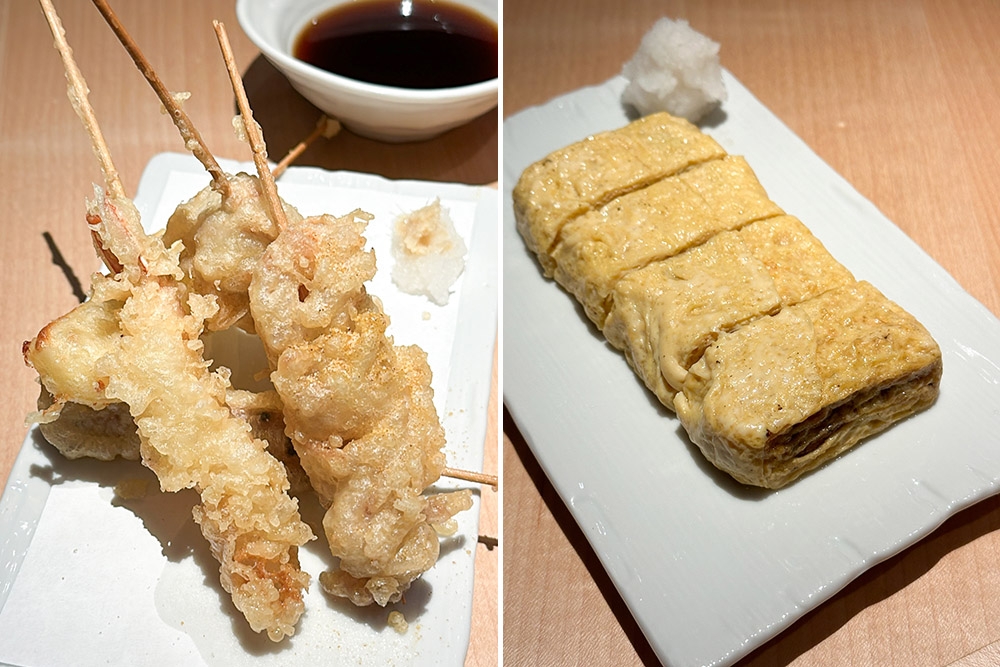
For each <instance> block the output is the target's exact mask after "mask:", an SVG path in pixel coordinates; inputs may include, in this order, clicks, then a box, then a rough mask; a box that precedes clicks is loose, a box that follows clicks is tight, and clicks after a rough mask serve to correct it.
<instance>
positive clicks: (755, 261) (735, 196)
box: [513, 114, 941, 488]
mask: <svg viewBox="0 0 1000 667" xmlns="http://www.w3.org/2000/svg"><path fill="white" fill-rule="evenodd" d="M654 135H659V136H656V137H654ZM513 195H514V210H515V215H516V219H517V226H518V230H519V231H520V233H521V235H522V236H523V237H524V239H525V243H526V245H527V247H528V248H529V249H531V250H532V251H533V252H535V253H536V254H537V256H538V258H539V262H540V264H541V266H542V270H543V272H544V273H545V275H547V276H550V277H553V278H554V279H555V280H556V281H557V282H558V283H559V284H560V285H562V286H563V287H564V288H565V289H566V290H567V291H568V292H570V293H571V294H573V295H574V296H575V297H576V298H577V299H578V300H579V301H580V303H581V304H582V305H583V307H584V311H585V312H586V314H587V316H588V317H589V318H590V320H591V321H592V322H594V323H595V324H596V325H597V326H598V327H599V328H600V329H601V330H602V332H603V333H604V335H605V337H606V338H607V339H608V341H609V342H610V343H611V344H612V345H613V346H614V347H616V348H617V349H619V350H621V351H622V352H623V353H624V355H625V357H626V360H627V361H628V363H629V365H630V366H631V367H632V368H633V369H634V370H635V372H636V374H637V375H638V376H639V377H640V378H641V379H642V381H643V382H644V383H645V384H646V386H647V387H648V388H649V389H650V390H651V391H653V392H654V393H655V394H656V396H657V397H658V398H659V399H660V401H661V402H662V403H663V404H664V405H666V406H668V407H671V408H672V409H674V410H675V411H676V412H677V414H678V417H679V418H680V421H681V424H682V425H683V426H684V428H685V430H686V431H687V433H688V435H689V436H690V438H691V440H692V441H693V442H694V443H695V444H696V445H697V446H698V447H699V448H700V449H701V450H702V452H704V454H705V456H706V457H707V458H708V459H709V460H710V461H711V462H712V463H714V464H715V465H716V466H717V467H719V468H721V469H722V470H725V471H727V472H728V473H730V474H731V475H732V476H733V477H734V478H736V479H737V480H739V481H741V482H743V483H746V484H752V485H756V486H763V487H768V488H778V487H781V486H784V485H785V484H788V483H789V482H791V481H792V480H794V479H796V478H797V477H798V476H799V475H801V474H802V473H804V472H806V471H808V470H811V469H813V468H815V467H816V466H818V465H820V464H821V463H823V462H824V461H828V460H830V459H831V458H833V457H835V456H836V455H837V454H839V453H840V452H842V451H845V450H846V449H848V448H850V447H851V446H853V445H854V444H856V443H858V442H859V441H860V440H862V439H864V438H865V437H868V436H869V435H872V434H874V433H877V432H879V431H881V430H883V429H885V428H887V427H888V426H889V425H891V424H892V423H895V422H896V421H899V420H900V419H903V418H905V417H907V416H908V415H911V414H913V413H914V412H917V411H919V410H922V409H924V408H926V407H927V406H929V405H930V404H932V403H933V402H934V400H935V398H936V396H937V394H938V384H939V381H940V377H941V352H940V349H939V348H938V346H937V344H936V343H935V342H934V339H933V338H932V337H931V336H930V334H929V333H928V332H927V331H926V329H924V328H923V327H922V326H921V325H920V323H919V322H917V321H916V320H915V319H914V318H913V317H912V316H911V315H909V314H908V313H906V312H905V311H904V310H903V309H901V308H900V307H899V306H897V305H896V304H894V303H892V302H891V301H889V300H888V299H886V298H885V297H884V296H883V295H882V294H881V293H880V292H879V291H878V290H877V289H875V288H874V287H873V286H871V285H869V284H868V283H864V282H857V281H855V279H854V277H853V276H852V275H851V273H850V271H848V270H847V269H846V268H845V267H844V266H842V265H841V264H840V263H839V262H837V261H836V260H835V259H834V258H833V257H832V256H831V255H830V253H829V252H827V250H826V249H825V248H824V247H823V245H822V244H821V243H820V242H819V241H818V240H817V239H816V238H815V237H814V236H813V235H812V233H811V232H810V231H809V229H808V228H807V227H806V226H805V225H803V224H802V222H800V221H799V220H798V219H796V218H794V217H793V216H789V215H786V214H785V213H784V212H783V211H782V210H781V208H779V206H778V205H777V204H775V203H774V202H772V201H771V200H770V198H769V197H768V195H767V193H766V192H765V190H764V188H763V187H762V186H761V184H760V182H759V181H758V180H757V177H756V176H755V175H754V173H753V170H752V169H751V168H750V166H749V165H748V164H747V162H746V161H745V160H744V159H743V158H741V157H738V156H730V155H726V154H725V153H724V152H723V151H722V149H721V148H719V147H718V145H717V144H715V142H714V141H712V140H711V139H710V138H708V137H707V135H703V134H701V133H700V131H698V130H697V128H694V126H691V125H690V124H687V123H686V121H679V119H674V120H670V119H669V116H667V117H665V114H657V115H655V116H650V117H648V118H645V119H642V120H639V121H636V122H634V123H631V124H630V125H628V126H626V127H624V128H621V129H620V130H615V131H612V132H607V133H603V134H601V135H594V136H593V137H589V138H588V139H586V140H584V141H582V142H578V143H577V144H573V145H572V146H569V147H567V148H566V149H563V150H562V151H557V152H555V153H553V154H551V155H549V156H548V157H546V158H545V159H543V160H541V161H540V162H538V163H536V164H535V165H532V166H531V167H529V168H528V169H527V170H526V171H525V172H524V174H523V175H522V177H521V179H520V181H519V182H518V184H517V187H515V189H514V193H513Z"/></svg>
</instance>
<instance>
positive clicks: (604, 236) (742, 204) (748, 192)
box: [551, 156, 782, 328]
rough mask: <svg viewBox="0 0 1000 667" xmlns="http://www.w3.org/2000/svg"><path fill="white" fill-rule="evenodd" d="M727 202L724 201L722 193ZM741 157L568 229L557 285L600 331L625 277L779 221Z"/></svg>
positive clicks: (559, 247) (666, 182)
mask: <svg viewBox="0 0 1000 667" xmlns="http://www.w3.org/2000/svg"><path fill="white" fill-rule="evenodd" d="M726 191H728V192H732V193H733V194H732V196H730V197H725V196H723V193H724V192H726ZM781 213H782V211H781V209H780V208H779V207H778V206H777V204H775V203H774V202H772V201H771V200H770V199H769V198H768V197H767V193H766V192H764V188H763V187H761V185H760V183H759V182H758V180H757V177H756V176H755V175H754V173H753V171H752V170H751V169H750V167H749V165H747V163H746V161H745V160H744V159H743V158H741V157H732V156H727V157H725V158H722V159H717V160H713V161H710V162H706V163H703V164H700V165H698V166H695V167H691V168H690V169H688V170H686V171H684V172H682V173H681V174H679V175H677V176H673V177H669V178H665V179H663V180H661V181H659V182H657V183H653V184H652V185H650V186H648V187H645V188H642V189H640V190H636V191H634V192H631V193H629V194H626V195H623V196H621V197H618V198H616V199H614V200H612V201H610V202H609V203H607V204H605V205H604V206H602V207H600V208H599V209H596V210H593V211H589V212H587V213H584V214H583V215H580V216H578V217H576V218H574V219H573V220H570V221H569V222H567V223H566V224H565V225H564V226H563V228H562V231H561V232H560V234H559V240H558V242H557V244H556V246H555V247H554V248H553V250H552V253H551V256H552V259H553V260H554V262H555V267H554V269H553V271H552V274H553V276H554V278H555V279H556V281H557V282H558V283H559V284H560V285H562V286H563V287H565V288H566V290H567V291H569V292H570V293H571V294H573V295H574V296H576V298H577V299H578V300H579V301H580V303H582V304H583V307H584V310H585V311H586V313H587V316H588V317H590V319H591V320H592V321H593V322H594V323H595V324H596V325H597V326H598V327H599V328H600V327H603V326H604V320H605V318H606V317H607V314H608V305H609V304H608V303H607V301H608V298H609V296H610V294H611V290H612V289H613V288H614V286H615V284H616V283H617V282H618V281H619V280H621V279H622V278H623V277H624V276H625V275H626V274H627V273H628V272H630V271H633V270H636V269H640V268H642V267H644V266H646V265H648V264H650V263H651V262H655V261H659V260H663V259H667V258H669V257H673V256H675V255H677V254H678V253H680V252H682V251H684V250H686V249H688V248H691V247H693V246H696V245H700V244H702V243H704V242H705V241H707V240H709V239H710V238H712V237H713V236H715V235H716V234H718V233H720V232H724V231H728V230H732V229H737V228H739V227H741V226H743V225H745V224H747V223H749V222H752V221H754V220H758V219H761V218H767V217H770V216H775V215H779V214H781Z"/></svg>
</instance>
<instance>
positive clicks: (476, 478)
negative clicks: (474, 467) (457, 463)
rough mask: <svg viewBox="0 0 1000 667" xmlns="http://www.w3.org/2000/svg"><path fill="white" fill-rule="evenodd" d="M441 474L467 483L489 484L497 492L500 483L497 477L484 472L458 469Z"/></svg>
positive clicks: (447, 470) (448, 469)
mask: <svg viewBox="0 0 1000 667" xmlns="http://www.w3.org/2000/svg"><path fill="white" fill-rule="evenodd" d="M441 474H442V475H443V476H445V477H451V478H453V479H461V480H464V481H466V482H475V483H476V484H489V485H490V486H492V487H493V490H494V491H496V490H497V487H498V486H499V484H500V482H499V481H498V480H497V476H496V475H489V474H487V473H483V472H472V471H470V470H458V469H457V468H445V469H444V470H442V471H441Z"/></svg>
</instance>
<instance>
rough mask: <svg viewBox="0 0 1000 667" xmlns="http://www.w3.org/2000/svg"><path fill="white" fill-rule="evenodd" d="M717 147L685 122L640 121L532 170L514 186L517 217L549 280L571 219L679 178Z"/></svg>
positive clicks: (719, 152) (661, 117)
mask: <svg viewBox="0 0 1000 667" xmlns="http://www.w3.org/2000/svg"><path fill="white" fill-rule="evenodd" d="M725 154H726V152H725V151H724V150H723V149H722V147H721V146H719V144H718V143H716V141H715V140H714V139H712V138H711V137H709V136H708V135H706V134H703V133H702V132H701V131H700V130H699V129H698V128H697V127H695V126H694V125H692V124H691V123H689V122H688V121H686V120H684V119H682V118H675V117H673V116H671V115H669V114H666V113H659V114H653V115H650V116H646V117H644V118H641V119H639V120H637V121H634V122H633V123H630V124H629V125H627V126H625V127H623V128H619V129H616V130H612V131H608V132H602V133H599V134H595V135H592V136H590V137H587V138H586V139H584V140H582V141H578V142H576V143H574V144H571V145H569V146H567V147H565V148H562V149H560V150H558V151H555V152H553V153H551V154H550V155H548V156H547V157H545V158H543V159H542V160H539V161H538V162H536V163H534V164H532V165H531V166H529V167H528V168H527V169H526V170H525V171H524V173H522V174H521V177H520V179H519V180H518V182H517V184H516V185H515V186H514V192H513V199H514V217H515V219H516V221H517V228H518V231H520V233H521V236H522V237H524V240H525V243H526V245H527V246H528V249H529V250H531V251H532V252H534V253H535V254H537V255H538V258H539V261H540V263H541V264H542V268H543V270H544V271H545V273H546V275H548V276H551V275H552V269H553V268H554V267H553V262H552V259H551V258H550V257H549V256H548V252H549V250H550V249H551V248H552V246H553V244H554V243H555V241H556V239H557V237H558V235H559V232H560V230H561V229H562V226H563V225H564V224H565V223H566V221H567V220H571V219H572V218H574V217H576V216H578V215H581V214H582V213H584V212H586V211H589V210H591V209H594V208H599V207H600V206H602V205H604V204H606V203H607V202H609V201H611V200H612V199H614V198H615V197H617V196H619V195H622V194H625V193H627V192H631V191H633V190H637V189H639V188H643V187H645V186H647V185H649V184H650V183H654V182H656V181H659V180H661V179H663V178H666V177H667V176H671V175H673V174H676V173H678V172H680V171H682V170H684V169H686V168H688V167H690V166H691V165H693V164H698V163H701V162H705V161H707V160H712V159H716V158H720V157H722V156H724V155H725Z"/></svg>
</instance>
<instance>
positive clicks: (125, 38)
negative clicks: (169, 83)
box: [93, 0, 229, 197]
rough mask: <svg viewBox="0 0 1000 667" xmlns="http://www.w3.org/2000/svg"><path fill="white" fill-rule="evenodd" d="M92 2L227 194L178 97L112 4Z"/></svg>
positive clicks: (221, 174) (219, 188)
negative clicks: (126, 27) (130, 32)
mask: <svg viewBox="0 0 1000 667" xmlns="http://www.w3.org/2000/svg"><path fill="white" fill-rule="evenodd" d="M93 2H94V5H95V6H96V7H97V9H98V11H100V12H101V15H102V16H103V17H104V20H105V21H106V22H107V24H108V26H110V27H111V30H112V32H114V33H115V36H117V37H118V41H120V42H121V44H122V46H124V47H125V50H126V51H127V52H128V54H129V56H131V58H132V61H133V62H134V63H135V66H136V67H137V68H138V69H139V72H140V73H141V74H142V75H143V76H144V77H145V78H146V81H148V82H149V85H150V86H152V87H153V90H155V91H156V94H157V96H158V97H159V98H160V101H161V102H162V103H163V107H164V108H165V109H166V110H167V113H168V114H170V118H171V119H172V120H173V121H174V125H176V126H177V129H178V131H180V133H181V138H182V139H184V145H185V146H186V147H187V149H188V150H190V151H191V153H192V154H193V155H194V156H195V157H196V158H197V159H198V161H199V162H201V163H202V165H204V166H205V169H206V170H207V171H208V173H209V174H211V176H212V186H213V188H214V189H215V190H217V191H218V192H219V193H220V194H221V195H222V196H223V197H226V196H228V195H229V181H228V180H227V179H226V174H225V172H223V171H222V167H220V166H219V163H218V162H217V161H216V159H215V156H213V155H212V152H211V151H210V150H208V146H206V145H205V142H204V141H203V140H202V138H201V134H200V133H199V132H198V129H197V128H196V127H195V126H194V123H192V122H191V119H190V118H189V117H188V115H187V112H185V111H184V109H183V108H182V107H181V106H180V105H179V104H178V103H177V100H176V99H175V98H174V96H173V95H172V94H171V93H170V91H169V90H168V89H167V87H166V86H165V85H164V84H163V82H162V81H161V80H160V77H159V76H158V75H157V74H156V71H155V70H154V69H153V67H152V65H150V63H149V61H148V60H147V59H146V57H145V56H144V55H143V54H142V51H141V50H140V49H139V46H138V45H137V44H136V43H135V40H133V39H132V36H131V35H130V34H129V33H128V31H127V30H126V29H125V26H123V25H122V23H121V21H120V20H119V19H118V15H117V14H115V12H114V10H113V9H111V6H110V5H108V3H107V1H106V0H93Z"/></svg>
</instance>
